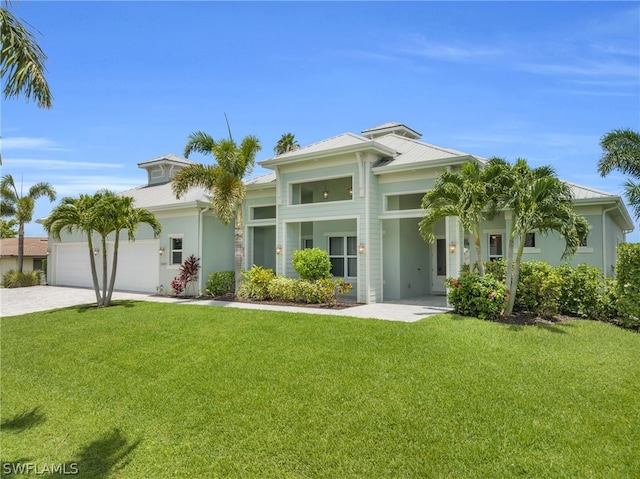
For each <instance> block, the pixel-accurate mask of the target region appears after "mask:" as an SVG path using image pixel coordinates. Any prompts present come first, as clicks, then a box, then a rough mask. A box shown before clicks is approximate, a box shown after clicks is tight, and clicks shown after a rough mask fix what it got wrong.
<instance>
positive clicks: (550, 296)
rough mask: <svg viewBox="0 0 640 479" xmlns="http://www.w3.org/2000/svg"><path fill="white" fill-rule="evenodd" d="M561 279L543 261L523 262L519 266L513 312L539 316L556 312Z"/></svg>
mask: <svg viewBox="0 0 640 479" xmlns="http://www.w3.org/2000/svg"><path fill="white" fill-rule="evenodd" d="M561 283H562V278H561V277H560V276H559V275H558V274H557V273H556V272H555V270H554V268H553V267H552V266H551V265H550V264H549V263H545V262H544V261H524V262H522V263H521V264H520V276H519V278H518V290H517V294H516V300H515V304H514V310H515V311H522V312H524V311H526V312H529V313H533V314H536V315H541V316H553V315H554V314H557V312H558V300H559V298H560V291H561Z"/></svg>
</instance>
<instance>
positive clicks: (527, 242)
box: [524, 233, 536, 248]
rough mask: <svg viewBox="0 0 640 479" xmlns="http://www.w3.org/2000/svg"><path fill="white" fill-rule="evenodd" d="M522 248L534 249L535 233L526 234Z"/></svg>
mask: <svg viewBox="0 0 640 479" xmlns="http://www.w3.org/2000/svg"><path fill="white" fill-rule="evenodd" d="M524 247H525V248H535V247H536V234H535V233H527V234H526V235H525V236H524Z"/></svg>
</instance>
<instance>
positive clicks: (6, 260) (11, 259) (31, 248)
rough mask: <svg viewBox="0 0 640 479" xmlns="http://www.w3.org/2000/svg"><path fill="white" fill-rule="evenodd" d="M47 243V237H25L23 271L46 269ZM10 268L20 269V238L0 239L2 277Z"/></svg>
mask: <svg viewBox="0 0 640 479" xmlns="http://www.w3.org/2000/svg"><path fill="white" fill-rule="evenodd" d="M47 244H48V239H47V238H33V237H26V238H24V249H23V252H22V271H44V270H45V268H46V259H47ZM9 270H16V271H17V270H18V238H3V239H0V277H2V276H3V275H4V274H5V273H6V272H7V271H9Z"/></svg>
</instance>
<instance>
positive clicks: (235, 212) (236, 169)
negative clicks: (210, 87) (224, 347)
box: [172, 131, 261, 291]
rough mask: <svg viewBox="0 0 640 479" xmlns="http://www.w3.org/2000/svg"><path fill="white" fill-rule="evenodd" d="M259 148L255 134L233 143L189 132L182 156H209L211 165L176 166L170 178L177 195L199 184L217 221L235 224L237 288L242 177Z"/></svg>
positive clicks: (239, 261) (240, 268) (199, 132)
mask: <svg viewBox="0 0 640 479" xmlns="http://www.w3.org/2000/svg"><path fill="white" fill-rule="evenodd" d="M260 150H261V146H260V141H259V140H258V138H256V137H255V136H246V137H244V138H243V139H242V141H241V142H240V145H237V144H236V142H235V141H234V140H233V138H232V137H231V133H229V138H228V139H222V140H219V141H216V140H214V139H213V138H212V137H211V136H210V135H208V134H207V133H204V132H202V131H198V132H195V133H192V134H191V135H189V137H188V139H187V144H186V145H185V148H184V156H185V157H187V158H189V155H191V153H193V152H197V153H201V154H203V155H211V156H213V158H214V159H215V163H214V164H213V165H203V164H195V165H189V166H187V167H185V168H182V169H180V170H179V171H178V172H177V173H176V175H175V176H174V177H173V180H172V189H173V192H174V194H175V195H176V197H177V198H180V197H181V196H182V195H184V194H185V193H186V192H187V191H188V190H189V189H191V188H194V187H203V188H205V189H206V190H207V191H209V192H211V195H212V198H211V205H212V209H213V212H214V214H215V215H216V217H217V218H218V220H219V221H220V222H221V223H222V224H224V225H228V224H229V223H231V220H234V223H235V283H236V291H238V288H239V287H240V280H241V278H242V262H243V249H244V238H243V223H242V202H243V200H244V197H245V186H244V183H243V181H242V180H243V178H244V177H245V176H246V175H247V174H249V173H250V172H251V170H252V169H253V166H254V164H255V157H256V154H257V152H258V151H260Z"/></svg>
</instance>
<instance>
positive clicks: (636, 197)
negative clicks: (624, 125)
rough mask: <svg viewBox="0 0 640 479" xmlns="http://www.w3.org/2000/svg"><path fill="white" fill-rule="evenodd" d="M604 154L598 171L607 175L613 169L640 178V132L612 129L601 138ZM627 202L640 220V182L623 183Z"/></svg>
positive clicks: (628, 181) (629, 181)
mask: <svg viewBox="0 0 640 479" xmlns="http://www.w3.org/2000/svg"><path fill="white" fill-rule="evenodd" d="M600 146H601V147H602V150H603V154H602V157H601V158H600V161H599V162H598V171H599V172H600V174H601V175H602V176H607V175H608V174H609V173H611V171H612V170H618V171H620V172H622V173H624V174H626V175H631V176H632V177H635V178H638V179H640V134H638V132H636V131H633V130H630V129H621V130H612V131H610V132H609V133H607V134H606V135H604V136H603V137H602V138H601V139H600ZM623 189H624V192H625V196H626V197H627V202H628V203H629V205H630V206H631V209H632V210H633V213H634V215H635V217H636V220H638V221H640V182H639V183H634V182H633V181H631V180H627V181H626V182H625V183H624V184H623Z"/></svg>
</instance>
